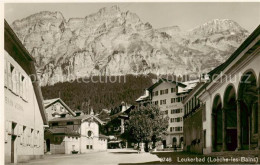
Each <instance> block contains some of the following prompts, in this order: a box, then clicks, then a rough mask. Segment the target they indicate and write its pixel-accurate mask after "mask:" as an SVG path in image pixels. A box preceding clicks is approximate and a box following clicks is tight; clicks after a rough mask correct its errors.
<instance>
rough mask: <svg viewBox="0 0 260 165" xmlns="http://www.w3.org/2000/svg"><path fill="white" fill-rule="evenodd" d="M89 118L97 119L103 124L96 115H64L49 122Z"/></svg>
mask: <svg viewBox="0 0 260 165" xmlns="http://www.w3.org/2000/svg"><path fill="white" fill-rule="evenodd" d="M89 118H93V119H95V120H97V121H98V122H99V123H100V124H104V123H105V122H103V121H102V120H100V119H99V118H98V117H97V116H95V115H81V116H66V117H56V118H53V119H51V120H50V122H59V121H75V120H80V121H82V122H83V121H85V120H88V119H89Z"/></svg>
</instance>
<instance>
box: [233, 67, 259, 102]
mask: <svg viewBox="0 0 260 165" xmlns="http://www.w3.org/2000/svg"><path fill="white" fill-rule="evenodd" d="M247 73H252V74H253V75H254V77H255V78H257V75H256V73H255V71H254V69H251V68H250V69H247V70H246V71H244V72H243V74H242V75H240V78H239V80H240V82H239V84H238V88H237V95H238V97H239V89H240V86H241V81H242V80H243V75H245V74H247ZM259 76H260V75H259ZM259 85H260V84H259ZM238 99H239V98H238Z"/></svg>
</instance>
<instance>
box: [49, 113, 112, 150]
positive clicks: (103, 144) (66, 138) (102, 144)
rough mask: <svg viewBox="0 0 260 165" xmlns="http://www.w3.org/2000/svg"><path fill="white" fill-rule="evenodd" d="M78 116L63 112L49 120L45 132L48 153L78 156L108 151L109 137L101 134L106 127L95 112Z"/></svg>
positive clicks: (78, 114)
mask: <svg viewBox="0 0 260 165" xmlns="http://www.w3.org/2000/svg"><path fill="white" fill-rule="evenodd" d="M75 113H76V116H73V115H71V114H70V113H68V112H63V113H62V114H60V117H55V118H52V119H51V120H49V129H47V130H46V131H45V135H44V139H45V141H46V152H49V153H51V154H76V153H87V152H92V151H106V150H107V138H108V137H107V136H104V135H103V134H101V132H100V127H101V126H102V125H104V122H103V121H101V120H100V119H99V118H98V117H97V116H96V115H94V113H93V110H92V111H91V113H90V114H89V115H85V114H83V113H82V112H80V111H77V112H75Z"/></svg>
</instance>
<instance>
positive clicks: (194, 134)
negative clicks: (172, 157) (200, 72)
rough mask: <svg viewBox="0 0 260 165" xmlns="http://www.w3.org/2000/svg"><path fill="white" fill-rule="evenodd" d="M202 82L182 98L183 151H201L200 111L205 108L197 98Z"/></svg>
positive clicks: (200, 152)
mask: <svg viewBox="0 0 260 165" xmlns="http://www.w3.org/2000/svg"><path fill="white" fill-rule="evenodd" d="M203 84H204V82H200V83H198V84H197V86H196V87H195V88H194V89H193V90H192V91H191V92H190V93H189V94H188V95H187V96H186V98H185V99H184V100H183V105H184V116H183V137H184V148H183V150H184V151H187V152H193V153H199V154H202V153H203V140H204V139H203V131H202V112H203V108H205V107H204V106H203V105H202V104H201V103H200V100H199V99H198V94H199V92H201V91H202V89H203V88H201V87H202V86H203Z"/></svg>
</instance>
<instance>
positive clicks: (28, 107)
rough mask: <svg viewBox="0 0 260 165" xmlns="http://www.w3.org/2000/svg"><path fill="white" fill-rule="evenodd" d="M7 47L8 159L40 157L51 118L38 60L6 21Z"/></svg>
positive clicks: (13, 161) (6, 152)
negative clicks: (47, 108) (48, 115)
mask: <svg viewBox="0 0 260 165" xmlns="http://www.w3.org/2000/svg"><path fill="white" fill-rule="evenodd" d="M4 47H5V51H4V96H5V105H4V111H5V131H4V138H5V144H4V148H5V163H17V162H24V161H28V160H30V159H36V158H41V157H42V156H43V154H44V140H43V136H44V125H47V124H48V121H47V118H46V116H45V111H44V106H43V102H42V100H43V98H42V93H41V89H40V86H39V84H38V79H37V74H36V70H35V60H34V58H33V57H32V56H31V55H30V54H29V53H28V51H27V50H26V48H25V47H24V46H23V45H22V43H21V42H20V40H19V39H18V37H17V36H16V35H15V33H14V32H13V30H12V29H11V27H10V26H9V25H8V23H7V22H6V21H5V23H4Z"/></svg>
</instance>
